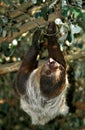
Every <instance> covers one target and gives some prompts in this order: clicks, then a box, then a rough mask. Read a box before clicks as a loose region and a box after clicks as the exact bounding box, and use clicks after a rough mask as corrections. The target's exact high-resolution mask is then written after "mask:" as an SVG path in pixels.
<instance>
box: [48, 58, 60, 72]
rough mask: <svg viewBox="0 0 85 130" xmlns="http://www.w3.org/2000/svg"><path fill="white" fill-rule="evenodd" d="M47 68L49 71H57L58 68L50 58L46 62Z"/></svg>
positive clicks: (56, 63)
mask: <svg viewBox="0 0 85 130" xmlns="http://www.w3.org/2000/svg"><path fill="white" fill-rule="evenodd" d="M48 66H49V68H50V69H51V70H54V69H57V68H59V63H58V62H57V61H55V60H54V59H52V58H49V60H48Z"/></svg>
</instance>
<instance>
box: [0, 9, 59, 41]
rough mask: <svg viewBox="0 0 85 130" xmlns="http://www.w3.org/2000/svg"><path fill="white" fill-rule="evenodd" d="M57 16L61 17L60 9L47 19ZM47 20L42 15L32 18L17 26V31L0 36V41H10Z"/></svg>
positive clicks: (45, 22)
mask: <svg viewBox="0 0 85 130" xmlns="http://www.w3.org/2000/svg"><path fill="white" fill-rule="evenodd" d="M57 17H61V12H60V11H57V12H54V13H52V14H50V15H49V19H48V21H54V20H55V19H56V18H57ZM48 21H45V20H44V18H43V17H41V18H39V19H38V18H37V19H35V20H32V21H28V22H27V23H25V24H23V25H22V26H20V27H19V28H18V30H19V32H13V34H12V36H11V35H10V36H9V35H8V36H6V37H5V38H3V37H0V43H3V42H10V41H12V40H13V39H15V38H16V37H18V36H20V35H21V34H23V33H25V32H27V31H29V30H31V29H33V28H36V27H38V25H40V26H42V25H44V24H47V23H48ZM10 34H11V32H10Z"/></svg>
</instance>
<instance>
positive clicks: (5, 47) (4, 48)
mask: <svg viewBox="0 0 85 130" xmlns="http://www.w3.org/2000/svg"><path fill="white" fill-rule="evenodd" d="M8 46H9V44H8V43H7V42H3V43H2V46H1V48H2V50H4V51H6V50H7V49H8Z"/></svg>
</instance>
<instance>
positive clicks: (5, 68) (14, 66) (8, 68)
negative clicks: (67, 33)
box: [0, 51, 85, 75]
mask: <svg viewBox="0 0 85 130" xmlns="http://www.w3.org/2000/svg"><path fill="white" fill-rule="evenodd" d="M80 58H85V51H79V52H76V53H75V54H73V55H72V54H71V55H67V56H65V59H66V62H67V63H69V62H70V61H71V60H76V59H80ZM20 64H21V62H15V63H8V64H4V65H0V75H2V74H5V73H10V72H14V71H17V70H18V69H19V66H20Z"/></svg>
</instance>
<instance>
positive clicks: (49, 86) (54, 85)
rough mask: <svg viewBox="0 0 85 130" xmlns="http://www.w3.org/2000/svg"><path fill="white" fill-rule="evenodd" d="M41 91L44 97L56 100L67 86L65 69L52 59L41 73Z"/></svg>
mask: <svg viewBox="0 0 85 130" xmlns="http://www.w3.org/2000/svg"><path fill="white" fill-rule="evenodd" d="M37 73H40V75H39V82H40V83H39V84H40V91H41V94H42V95H43V96H46V97H48V98H54V97H55V96H57V95H59V94H60V92H62V90H63V89H64V88H65V85H66V70H65V68H64V67H63V66H62V65H61V64H60V63H58V62H57V61H55V60H54V59H52V58H49V59H48V60H47V61H46V63H45V64H44V65H42V67H40V69H39V71H38V72H37Z"/></svg>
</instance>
